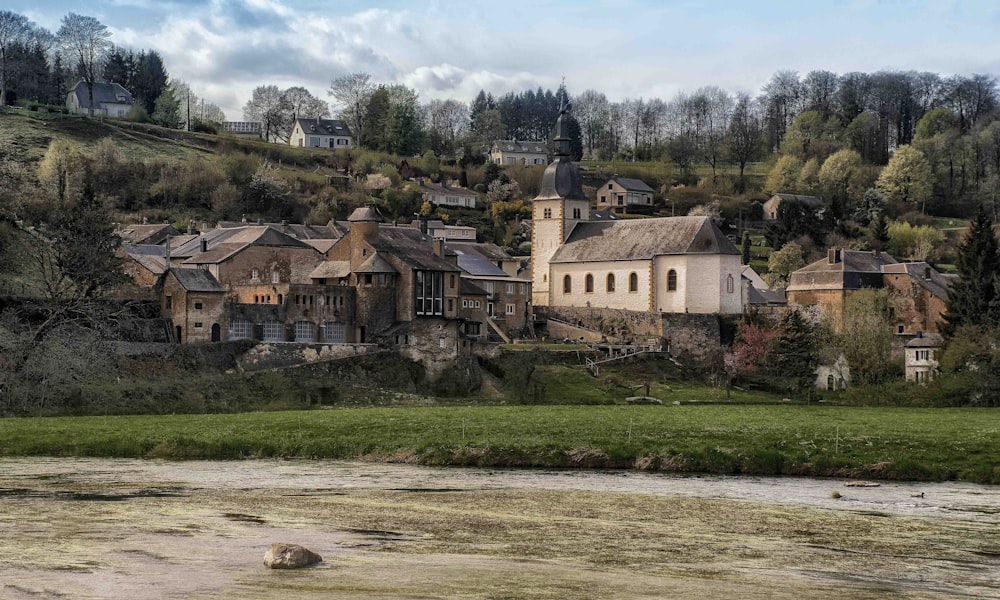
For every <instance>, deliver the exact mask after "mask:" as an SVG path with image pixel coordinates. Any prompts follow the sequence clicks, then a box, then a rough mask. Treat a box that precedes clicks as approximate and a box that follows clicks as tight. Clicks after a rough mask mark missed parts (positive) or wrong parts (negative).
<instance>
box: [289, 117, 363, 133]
mask: <svg viewBox="0 0 1000 600" xmlns="http://www.w3.org/2000/svg"><path fill="white" fill-rule="evenodd" d="M295 122H296V123H298V124H299V127H301V128H302V131H303V133H306V134H310V133H311V134H313V135H340V136H349V135H351V130H350V129H349V128H348V127H347V123H345V122H343V121H341V120H340V119H307V118H305V117H297V118H296V119H295Z"/></svg>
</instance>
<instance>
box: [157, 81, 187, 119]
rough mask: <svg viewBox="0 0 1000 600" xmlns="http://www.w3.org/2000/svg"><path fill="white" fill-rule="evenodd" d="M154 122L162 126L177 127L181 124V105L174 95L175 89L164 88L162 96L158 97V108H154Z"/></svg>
mask: <svg viewBox="0 0 1000 600" xmlns="http://www.w3.org/2000/svg"><path fill="white" fill-rule="evenodd" d="M152 118H153V122H154V123H156V124H157V125H159V126H160V127H169V128H171V129H177V128H178V127H180V126H181V123H182V121H183V120H182V119H181V107H180V104H179V103H178V102H177V98H176V97H175V96H174V92H173V90H171V89H170V88H167V89H165V90H163V93H162V94H160V97H159V98H157V99H156V108H155V109H154V110H153V115H152Z"/></svg>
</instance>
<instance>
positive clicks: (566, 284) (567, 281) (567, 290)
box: [563, 275, 573, 294]
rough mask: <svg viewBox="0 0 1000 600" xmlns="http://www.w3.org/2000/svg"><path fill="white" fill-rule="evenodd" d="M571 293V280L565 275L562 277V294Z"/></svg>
mask: <svg viewBox="0 0 1000 600" xmlns="http://www.w3.org/2000/svg"><path fill="white" fill-rule="evenodd" d="M572 292H573V279H572V278H571V277H570V276H569V275H567V276H565V277H563V293H564V294H570V293H572Z"/></svg>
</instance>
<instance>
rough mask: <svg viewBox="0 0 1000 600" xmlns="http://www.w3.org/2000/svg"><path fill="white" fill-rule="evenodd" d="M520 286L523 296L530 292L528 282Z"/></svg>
mask: <svg viewBox="0 0 1000 600" xmlns="http://www.w3.org/2000/svg"><path fill="white" fill-rule="evenodd" d="M519 287H520V292H521V295H522V296H523V295H525V294H527V293H528V286H527V284H524V283H522V284H521V285H520V286H519Z"/></svg>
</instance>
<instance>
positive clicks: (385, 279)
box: [312, 207, 461, 352]
mask: <svg viewBox="0 0 1000 600" xmlns="http://www.w3.org/2000/svg"><path fill="white" fill-rule="evenodd" d="M348 220H349V221H350V223H351V228H350V231H349V232H348V233H347V234H346V235H345V236H344V237H342V238H341V239H340V240H338V241H337V242H336V243H335V244H334V245H333V246H332V247H331V248H330V250H328V251H327V253H326V259H327V262H328V263H333V264H327V265H320V268H318V269H315V268H314V270H313V272H312V279H313V281H325V280H330V279H337V280H338V281H342V282H345V283H346V284H347V285H350V286H352V287H353V288H354V289H355V290H356V293H357V300H356V306H357V313H356V315H355V319H356V329H357V331H356V339H357V340H358V341H360V342H366V341H382V342H386V343H396V342H395V340H396V339H397V338H399V339H401V340H405V341H406V342H408V343H409V345H423V346H425V347H426V346H428V345H431V344H432V342H431V339H432V338H433V345H435V347H436V348H438V349H440V350H443V351H445V352H457V351H458V348H459V346H460V344H459V323H460V321H461V319H460V316H459V306H460V304H459V301H460V297H461V296H460V291H461V290H460V279H461V278H460V275H461V270H460V269H459V268H458V267H457V266H456V265H455V264H454V263H453V262H449V261H448V260H446V258H445V253H444V241H443V240H434V239H432V238H431V237H429V236H428V235H427V234H425V233H423V232H421V231H420V230H419V229H415V228H412V227H396V226H386V225H382V223H381V218H380V217H379V215H378V213H377V212H376V211H375V210H374V209H373V208H371V207H365V208H359V209H357V210H355V211H354V213H353V214H352V215H351V216H350V218H349V219H348Z"/></svg>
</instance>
